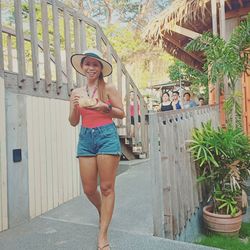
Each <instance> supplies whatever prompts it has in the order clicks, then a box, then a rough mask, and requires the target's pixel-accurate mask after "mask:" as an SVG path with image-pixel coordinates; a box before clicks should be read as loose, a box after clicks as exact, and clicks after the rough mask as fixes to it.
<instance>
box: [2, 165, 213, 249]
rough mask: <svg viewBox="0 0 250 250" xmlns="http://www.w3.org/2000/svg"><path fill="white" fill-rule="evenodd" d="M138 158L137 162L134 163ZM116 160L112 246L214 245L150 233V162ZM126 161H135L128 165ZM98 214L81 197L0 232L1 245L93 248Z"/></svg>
mask: <svg viewBox="0 0 250 250" xmlns="http://www.w3.org/2000/svg"><path fill="white" fill-rule="evenodd" d="M138 161H140V164H139V165H138V164H135V163H138ZM138 161H137V162H134V161H133V163H131V162H130V163H127V164H130V166H129V165H127V164H125V163H121V167H120V172H122V173H120V174H119V175H118V176H117V181H116V205H115V210H114V215H113V220H112V223H111V225H110V232H109V238H110V244H111V249H112V250H116V249H117V250H123V249H124V250H125V249H126V250H130V249H131V250H144V249H145V250H153V249H157V250H160V249H166V250H188V249H190V250H202V249H204V250H206V249H215V248H209V247H203V246H199V245H194V244H188V243H184V242H178V241H171V240H166V239H161V238H157V237H153V236H152V234H153V221H152V209H151V195H150V192H151V190H150V167H149V166H148V162H147V161H145V160H138ZM131 164H135V165H134V166H132V165H131ZM97 234H98V216H97V213H96V211H95V209H94V208H93V206H92V205H91V204H90V203H89V201H88V200H87V199H86V198H85V197H84V196H81V197H78V198H75V199H73V200H72V201H70V202H67V203H65V204H63V205H61V206H59V207H58V208H56V209H53V210H51V211H49V212H47V213H45V214H44V215H42V216H40V217H38V218H35V219H33V220H31V222H30V223H27V224H23V225H21V226H18V227H16V228H13V229H9V230H7V231H5V232H3V233H0V249H1V250H57V249H65V250H92V249H93V250H96V249H97V242H96V239H97Z"/></svg>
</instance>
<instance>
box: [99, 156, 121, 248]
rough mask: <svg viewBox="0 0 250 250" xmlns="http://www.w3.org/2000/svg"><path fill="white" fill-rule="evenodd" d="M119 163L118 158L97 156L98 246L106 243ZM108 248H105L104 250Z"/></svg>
mask: <svg viewBox="0 0 250 250" xmlns="http://www.w3.org/2000/svg"><path fill="white" fill-rule="evenodd" d="M119 161H120V156H114V155H98V156H97V166H98V172H99V176H100V188H101V194H102V206H101V224H100V231H99V236H98V246H99V247H102V246H105V245H107V243H108V226H109V224H110V221H111V218H112V214H113V210H114V203H115V190H114V187H115V177H116V170H117V167H118V164H119ZM107 249H109V247H105V250H107Z"/></svg>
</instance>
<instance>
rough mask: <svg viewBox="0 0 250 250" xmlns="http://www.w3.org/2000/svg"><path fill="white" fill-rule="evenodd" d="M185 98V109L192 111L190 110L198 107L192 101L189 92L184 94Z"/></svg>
mask: <svg viewBox="0 0 250 250" xmlns="http://www.w3.org/2000/svg"><path fill="white" fill-rule="evenodd" d="M183 98H184V102H183V108H184V109H190V108H194V107H196V106H197V104H196V103H195V102H194V101H193V100H191V95H190V93H188V92H186V93H184V95H183Z"/></svg>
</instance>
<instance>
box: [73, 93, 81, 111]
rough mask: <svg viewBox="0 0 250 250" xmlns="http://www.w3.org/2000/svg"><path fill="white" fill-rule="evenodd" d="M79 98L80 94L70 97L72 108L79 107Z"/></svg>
mask: <svg viewBox="0 0 250 250" xmlns="http://www.w3.org/2000/svg"><path fill="white" fill-rule="evenodd" d="M79 99H80V96H79V95H77V94H76V95H74V96H73V97H72V105H73V109H77V108H78V107H79Z"/></svg>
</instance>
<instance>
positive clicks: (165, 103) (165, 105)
mask: <svg viewBox="0 0 250 250" xmlns="http://www.w3.org/2000/svg"><path fill="white" fill-rule="evenodd" d="M169 110H173V106H172V102H171V101H170V100H169V93H168V92H164V93H163V94H162V96H161V107H160V111H169Z"/></svg>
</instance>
